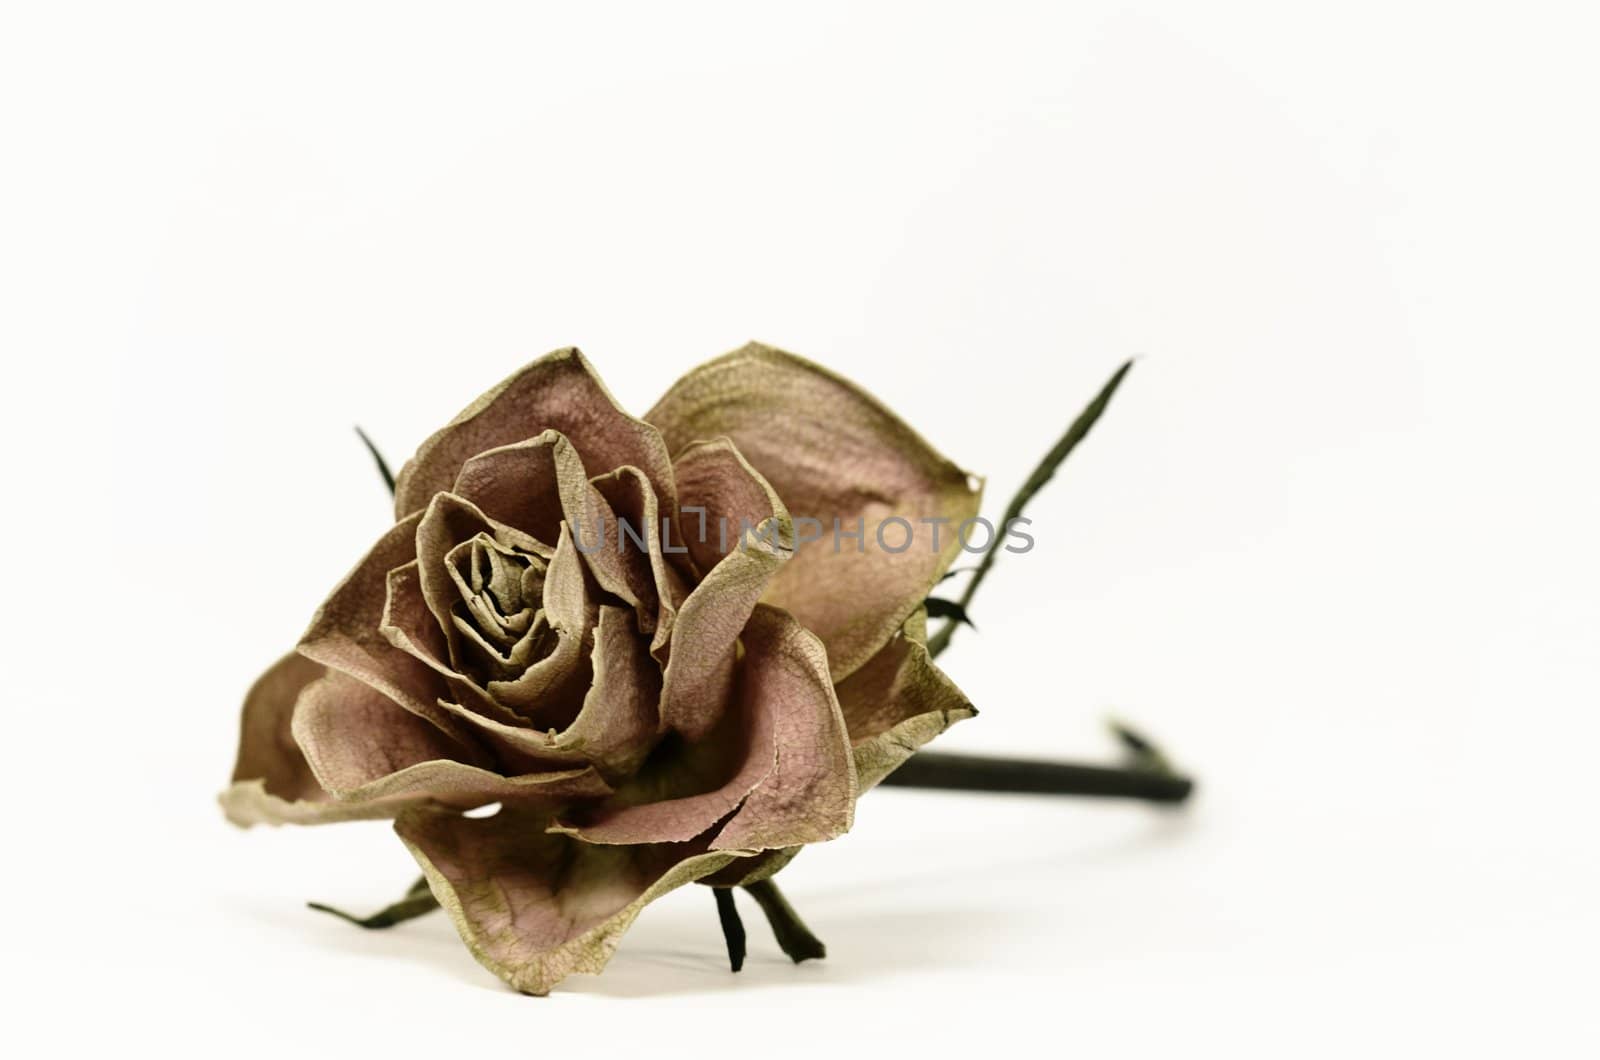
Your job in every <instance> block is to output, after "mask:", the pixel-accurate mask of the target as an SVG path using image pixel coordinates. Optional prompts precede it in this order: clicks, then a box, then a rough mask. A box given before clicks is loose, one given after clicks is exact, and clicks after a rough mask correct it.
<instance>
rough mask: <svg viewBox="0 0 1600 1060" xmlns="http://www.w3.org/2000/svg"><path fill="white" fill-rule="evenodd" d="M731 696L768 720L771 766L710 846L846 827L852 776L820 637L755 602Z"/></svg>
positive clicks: (762, 845)
mask: <svg viewBox="0 0 1600 1060" xmlns="http://www.w3.org/2000/svg"><path fill="white" fill-rule="evenodd" d="M741 639H742V640H743V641H744V649H745V655H744V660H743V662H742V663H741V665H740V667H739V688H738V693H737V694H738V697H739V699H740V701H741V703H743V704H746V709H754V710H760V711H763V712H767V713H771V714H772V715H773V716H774V717H775V719H776V726H777V732H776V744H777V750H778V761H777V765H776V766H775V767H774V768H773V770H772V772H771V773H769V774H768V775H767V777H766V779H764V780H762V781H761V783H760V784H759V785H757V786H756V789H755V791H753V792H751V793H750V796H749V797H748V798H747V799H745V800H744V805H742V806H740V807H739V810H738V812H737V813H735V814H734V815H733V818H732V819H731V820H730V821H729V822H728V823H727V824H725V825H723V827H722V829H721V831H720V832H718V834H717V838H716V839H715V840H713V841H712V843H711V847H712V849H714V850H732V849H755V850H767V849H773V848H777V847H786V846H791V845H796V844H801V843H819V842H823V841H825V840H828V839H833V838H834V837H836V836H840V835H843V834H844V833H845V832H847V831H849V830H850V823H851V821H852V820H853V819H854V816H855V804H856V776H855V765H854V762H853V760H852V758H851V753H850V737H849V735H848V734H847V732H846V730H845V721H844V717H843V715H842V714H841V713H840V710H839V701H838V700H837V699H835V698H834V691H833V682H832V681H831V680H830V679H829V677H828V655H827V652H826V651H825V650H824V649H823V647H822V642H821V641H819V640H818V639H817V638H816V636H814V635H813V634H812V633H810V632H809V631H807V630H806V629H805V628H803V627H802V626H801V625H800V623H798V622H796V621H795V620H794V617H793V616H792V615H790V614H789V613H788V612H786V611H780V610H779V609H777V608H775V607H769V606H767V605H766V604H761V605H759V606H758V607H757V608H756V609H755V613H754V614H752V615H751V616H750V622H749V624H748V625H746V626H745V629H744V635H743V637H742V638H741Z"/></svg>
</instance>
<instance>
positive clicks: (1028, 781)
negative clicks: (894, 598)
mask: <svg viewBox="0 0 1600 1060" xmlns="http://www.w3.org/2000/svg"><path fill="white" fill-rule="evenodd" d="M1110 725H1111V731H1112V732H1113V733H1114V734H1115V735H1116V737H1117V739H1118V740H1120V741H1121V743H1122V746H1123V748H1124V749H1125V750H1126V751H1127V752H1128V756H1129V759H1130V764H1129V765H1128V766H1126V767H1121V768H1119V767H1116V766H1086V765H1078V764H1076V763H1072V762H1037V761H1028V760H1026V759H1017V758H989V757H985V756H982V755H962V754H943V753H940V752H937V751H923V752H921V753H919V754H916V755H913V756H912V757H911V758H910V759H908V760H907V761H906V763H905V764H904V765H902V766H901V767H900V768H899V769H897V770H895V771H894V772H893V773H890V774H889V775H888V776H887V777H885V778H884V780H883V783H885V784H889V785H895V786H898V787H903V788H942V789H945V790H956V791H998V792H1014V793H1023V794H1032V795H1089V796H1098V797H1101V798H1123V799H1143V800H1145V801H1147V802H1164V803H1180V802H1183V801H1185V800H1186V799H1188V798H1189V796H1190V795H1191V794H1192V793H1193V791H1194V781H1193V780H1191V779H1189V778H1188V777H1186V776H1183V775H1181V774H1179V773H1177V772H1175V771H1174V770H1173V769H1172V767H1171V766H1170V765H1169V764H1168V763H1167V760H1166V757H1165V756H1163V755H1162V753H1161V752H1160V751H1159V750H1157V748H1156V746H1155V745H1154V744H1152V743H1151V742H1150V741H1149V740H1147V739H1146V738H1145V737H1143V736H1141V735H1139V734H1138V733H1137V732H1135V731H1134V730H1132V729H1130V728H1128V727H1127V726H1126V725H1123V724H1121V723H1120V722H1116V721H1113V722H1111V723H1110Z"/></svg>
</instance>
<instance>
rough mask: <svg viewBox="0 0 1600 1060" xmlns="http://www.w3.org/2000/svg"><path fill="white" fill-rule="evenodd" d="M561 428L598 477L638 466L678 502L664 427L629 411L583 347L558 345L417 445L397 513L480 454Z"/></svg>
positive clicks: (668, 503) (412, 507) (398, 490)
mask: <svg viewBox="0 0 1600 1060" xmlns="http://www.w3.org/2000/svg"><path fill="white" fill-rule="evenodd" d="M547 430H556V431H560V432H561V433H562V434H564V435H566V436H567V438H569V439H570V440H571V441H572V444H573V445H574V446H576V447H577V450H578V452H579V453H581V454H583V460H584V464H585V466H586V467H587V468H588V469H589V473H590V474H591V475H596V474H604V473H606V472H608V471H611V470H613V469H615V468H619V467H623V466H627V465H632V466H634V467H638V468H641V469H643V470H644V472H645V474H647V475H648V476H649V477H650V481H651V482H652V483H653V484H654V485H655V488H656V490H657V492H658V493H659V495H660V498H661V501H662V505H663V507H665V508H666V509H667V510H668V511H672V510H674V509H675V507H676V494H675V492H674V490H673V485H672V464H671V460H670V454H669V453H668V451H667V448H666V446H665V445H664V444H663V443H662V441H661V436H660V434H659V433H658V432H657V431H656V429H655V428H654V427H652V426H650V425H649V424H647V423H645V422H643V421H642V420H637V419H635V418H634V417H632V416H630V415H628V414H627V413H626V412H624V411H623V410H622V409H621V407H619V406H618V405H617V403H616V401H615V399H613V398H612V397H611V394H610V393H609V392H608V391H607V390H606V388H605V385H604V384H603V383H601V382H600V379H599V377H598V376H597V375H596V374H595V372H594V369H593V368H592V367H591V366H590V364H589V362H588V360H587V359H586V358H585V357H584V356H583V355H582V354H581V353H579V352H578V351H577V350H576V349H565V350H557V351H556V352H555V353H552V354H550V355H549V356H547V357H542V358H540V359H539V360H537V361H534V362H533V363H532V364H530V365H528V366H527V367H525V368H523V369H522V370H521V371H519V372H517V373H516V374H515V375H513V376H511V377H510V378H509V379H507V380H505V381H504V382H503V383H501V384H500V385H499V386H496V387H495V388H494V389H492V390H490V391H489V392H488V393H486V394H484V395H483V396H482V397H480V398H478V400H476V401H474V402H473V403H472V404H471V405H469V406H467V408H466V409H464V410H463V411H462V412H461V414H460V415H458V416H457V417H456V418H455V419H454V420H452V421H451V422H450V424H449V425H448V426H446V427H445V428H444V429H443V430H441V431H439V432H438V433H437V434H435V435H433V436H432V437H431V438H429V439H428V440H427V441H425V442H423V443H422V445H421V446H420V447H419V448H418V449H417V454H416V456H414V457H412V458H411V460H409V461H408V462H407V463H406V465H405V466H404V467H403V468H401V469H400V475H399V478H398V479H397V481H396V483H395V505H394V508H395V517H396V518H401V517H403V516H406V515H410V514H411V513H412V512H416V511H420V510H421V509H422V508H424V507H426V506H427V504H428V501H429V500H431V499H432V497H433V495H434V494H435V493H441V492H444V491H446V490H448V489H449V488H450V486H451V484H452V483H454V482H455V480H456V476H457V475H458V474H460V472H461V469H462V466H463V465H464V464H466V462H467V461H468V460H470V459H471V458H472V457H475V456H477V455H478V454H479V453H483V452H486V451H488V450H490V449H496V448H499V447H500V446H503V445H510V444H511V443H513V442H520V441H523V440H524V439H527V438H533V437H535V436H537V435H539V434H542V433H544V432H545V431H547Z"/></svg>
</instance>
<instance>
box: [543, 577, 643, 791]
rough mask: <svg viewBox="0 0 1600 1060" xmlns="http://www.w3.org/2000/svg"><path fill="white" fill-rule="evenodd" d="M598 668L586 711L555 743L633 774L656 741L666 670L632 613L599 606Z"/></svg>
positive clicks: (618, 772)
mask: <svg viewBox="0 0 1600 1060" xmlns="http://www.w3.org/2000/svg"><path fill="white" fill-rule="evenodd" d="M593 669H594V683H593V684H592V685H591V686H590V687H589V692H588V694H587V695H586V696H585V697H584V700H583V709H582V710H581V711H579V712H578V717H577V719H576V720H574V721H573V723H572V724H571V725H569V726H568V727H567V730H566V731H565V732H563V733H560V734H558V736H557V739H556V741H555V746H556V747H558V748H571V749H573V750H576V751H581V752H583V755H584V757H586V758H587V759H588V760H589V761H591V762H593V763H594V764H595V766H596V767H598V768H599V769H600V771H601V772H602V773H603V774H605V775H607V776H611V777H625V776H630V775H632V774H633V772H634V771H635V770H637V769H638V768H639V766H640V765H641V764H642V763H643V762H644V760H645V758H646V757H647V756H648V755H649V754H650V751H651V749H652V748H654V747H655V745H656V736H657V724H658V721H659V719H660V713H659V710H660V707H659V704H660V700H661V668H660V667H659V666H658V665H656V661H655V660H654V659H652V658H651V657H650V653H649V652H648V651H646V650H645V644H644V642H643V641H642V640H641V639H640V637H639V634H638V632H637V631H636V630H635V629H634V626H633V616H632V615H631V614H630V613H629V612H628V611H625V610H623V609H622V608H620V607H609V606H606V607H601V608H600V621H599V623H598V624H597V625H596V627H595V638H594V655H593Z"/></svg>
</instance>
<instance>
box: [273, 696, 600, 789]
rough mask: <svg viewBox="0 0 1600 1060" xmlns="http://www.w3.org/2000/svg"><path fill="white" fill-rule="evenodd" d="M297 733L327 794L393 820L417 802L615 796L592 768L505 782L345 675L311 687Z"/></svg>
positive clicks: (298, 714) (479, 755)
mask: <svg viewBox="0 0 1600 1060" xmlns="http://www.w3.org/2000/svg"><path fill="white" fill-rule="evenodd" d="M294 735H295V740H296V742H298V743H299V745H300V747H301V748H302V749H303V750H304V752H305V756H306V761H307V762H308V763H309V764H310V766H311V770H312V772H313V773H314V774H315V775H316V778H317V782H318V783H319V784H320V785H321V786H322V788H323V789H324V790H326V791H327V792H328V793H329V794H330V795H332V796H333V797H334V798H336V799H339V800H342V801H345V802H350V803H371V804H379V805H383V806H385V807H387V808H388V809H389V810H390V812H391V814H392V812H397V811H398V809H399V807H400V805H401V804H406V803H414V802H419V801H429V802H435V803H439V804H442V805H447V806H454V807H458V808H463V809H465V808H470V807H473V806H482V805H485V804H487V803H491V802H496V801H499V800H501V799H506V798H524V799H525V798H531V797H535V796H539V797H545V798H557V797H560V798H573V797H591V798H592V797H596V796H602V795H605V794H608V793H609V791H610V788H609V787H608V786H607V785H606V783H605V782H604V781H603V780H602V779H601V778H600V776H599V775H598V774H597V773H596V772H595V771H594V770H593V769H589V768H577V769H571V770H564V771H560V772H542V773H534V774H529V775H525V776H518V777H504V776H501V775H499V774H498V773H496V772H493V771H491V770H490V769H486V768H483V765H484V764H485V762H486V761H487V760H486V758H485V756H484V754H483V752H482V751H481V750H479V749H477V748H475V747H471V746H469V745H466V744H462V743H459V742H457V741H454V740H451V739H449V738H448V737H446V736H444V734H442V733H441V732H439V730H438V729H436V728H435V727H434V726H432V725H430V724H429V723H427V722H425V721H423V720H422V719H421V718H418V717H417V716H416V715H414V714H411V713H410V712H408V711H405V710H402V709H401V708H400V707H399V706H397V705H396V704H394V703H393V702H391V701H390V700H389V699H388V698H386V697H385V696H383V695H382V694H381V693H379V692H378V691H376V690H375V689H373V688H371V687H370V686H368V685H365V684H362V683H361V682H360V681H357V680H355V679H354V678H351V677H347V676H345V675H343V674H337V673H336V674H330V675H329V676H328V677H326V678H324V679H323V680H321V681H318V682H316V683H314V684H312V685H311V686H309V687H308V688H307V689H306V691H305V693H304V694H303V695H302V696H301V697H300V703H299V706H298V707H297V708H296V709H295V715H294Z"/></svg>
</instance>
